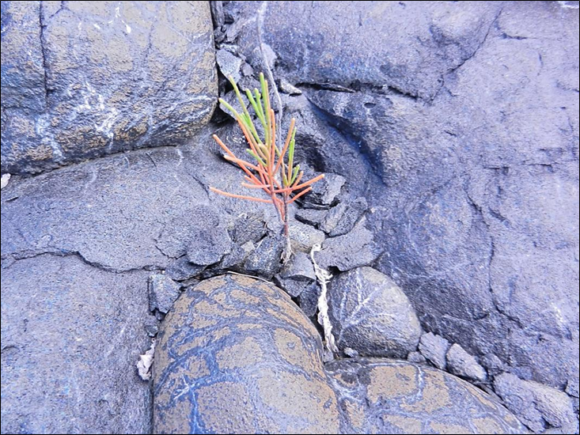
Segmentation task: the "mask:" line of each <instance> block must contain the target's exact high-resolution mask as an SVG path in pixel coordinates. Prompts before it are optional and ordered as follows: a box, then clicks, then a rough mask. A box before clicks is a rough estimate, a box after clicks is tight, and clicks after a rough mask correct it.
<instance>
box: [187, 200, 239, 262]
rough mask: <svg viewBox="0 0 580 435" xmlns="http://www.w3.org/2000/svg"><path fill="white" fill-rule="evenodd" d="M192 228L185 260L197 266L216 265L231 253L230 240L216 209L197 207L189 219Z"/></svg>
mask: <svg viewBox="0 0 580 435" xmlns="http://www.w3.org/2000/svg"><path fill="white" fill-rule="evenodd" d="M190 219H191V221H192V223H193V226H192V229H191V240H190V241H189V244H188V246H187V259H188V260H189V261H190V262H191V263H193V264H195V265H198V266H210V265H212V264H215V263H218V262H219V261H220V260H221V259H222V258H223V257H224V255H226V254H229V253H230V252H231V246H232V240H231V239H230V236H229V234H228V232H227V230H226V228H225V226H224V225H223V224H222V222H221V219H220V215H219V213H218V212H217V210H216V209H214V208H213V207H210V206H207V205H199V206H196V207H195V208H194V209H193V213H192V214H191V217H190Z"/></svg>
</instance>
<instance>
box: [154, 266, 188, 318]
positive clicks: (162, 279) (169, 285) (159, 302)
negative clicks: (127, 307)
mask: <svg viewBox="0 0 580 435" xmlns="http://www.w3.org/2000/svg"><path fill="white" fill-rule="evenodd" d="M148 289H149V311H151V312H153V311H155V310H159V312H160V313H163V314H166V313H167V312H168V311H169V310H170V309H171V307H173V303H174V302H175V300H176V299H177V298H178V297H179V295H180V293H181V292H180V290H181V286H180V285H179V284H178V283H176V282H175V281H173V280H172V279H171V278H169V277H168V276H167V275H165V274H163V273H154V274H152V275H150V276H149V283H148Z"/></svg>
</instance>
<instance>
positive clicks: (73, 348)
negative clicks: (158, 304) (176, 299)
mask: <svg viewBox="0 0 580 435" xmlns="http://www.w3.org/2000/svg"><path fill="white" fill-rule="evenodd" d="M3 207H4V206H3ZM2 211H3V212H4V209H3V210H2ZM3 225H4V222H3ZM148 274H149V272H146V271H132V272H128V273H112V272H109V271H106V270H103V269H99V268H97V267H93V266H91V265H88V264H87V263H85V262H84V261H83V260H82V259H80V258H79V257H78V256H76V255H69V256H56V255H50V254H45V255H39V256H36V257H34V258H28V259H23V260H17V261H16V262H15V263H14V264H12V265H11V266H10V267H8V268H6V269H3V270H2V338H1V340H2V420H1V424H2V433H7V434H8V433H23V432H27V433H138V434H139V433H151V411H150V409H151V399H150V392H149V386H148V385H147V384H146V383H144V382H143V381H141V380H140V379H139V378H138V377H137V374H136V372H135V370H134V367H135V362H136V361H137V359H138V357H139V353H140V351H143V350H145V349H147V348H148V346H149V342H150V339H149V337H148V336H147V334H146V333H145V330H144V326H145V325H146V324H149V323H150V322H151V316H150V315H149V314H148V309H147V276H148ZM39 295H42V297H40V296H39Z"/></svg>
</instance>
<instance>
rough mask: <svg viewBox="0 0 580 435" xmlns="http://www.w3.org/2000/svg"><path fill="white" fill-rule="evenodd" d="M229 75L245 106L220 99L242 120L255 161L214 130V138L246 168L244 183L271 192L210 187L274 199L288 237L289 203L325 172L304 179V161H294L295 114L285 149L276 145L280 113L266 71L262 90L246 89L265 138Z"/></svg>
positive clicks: (272, 200)
mask: <svg viewBox="0 0 580 435" xmlns="http://www.w3.org/2000/svg"><path fill="white" fill-rule="evenodd" d="M228 79H229V81H230V83H231V84H232V86H233V88H234V92H235V93H236V96H237V98H238V101H239V102H240V105H241V106H242V113H239V112H238V111H237V110H236V109H234V108H233V107H232V106H231V105H229V104H228V103H227V102H226V101H224V100H223V99H220V103H221V104H223V105H224V107H226V108H227V109H228V110H229V111H230V112H231V113H232V114H233V115H234V117H235V118H236V120H237V121H238V124H239V126H240V128H241V129H242V132H243V133H244V136H245V138H246V141H247V142H248V145H249V148H248V149H247V150H246V151H247V153H248V155H249V156H250V157H252V159H253V162H248V161H247V160H243V159H241V158H238V157H237V156H235V155H234V153H233V152H232V151H230V149H229V148H228V147H227V146H226V145H225V144H224V143H223V142H222V141H221V140H220V138H219V137H217V135H215V134H214V135H213V138H214V139H215V141H216V142H217V143H218V144H219V146H220V147H221V148H222V149H223V150H224V151H225V154H224V158H225V159H226V160H228V161H230V162H232V163H235V164H237V165H238V166H239V167H240V168H241V169H242V170H243V171H244V172H245V174H246V175H245V176H244V179H245V182H242V186H244V187H246V188H248V189H260V190H262V191H263V192H265V193H266V195H268V197H269V199H264V198H257V197H254V196H246V195H236V194H234V193H228V192H224V191H222V190H219V189H215V188H213V187H210V189H211V190H212V191H213V192H216V193H219V194H221V195H225V196H229V197H232V198H239V199H246V200H249V201H257V202H265V203H272V204H273V205H274V207H276V211H277V212H278V216H280V219H281V221H282V223H283V224H284V234H285V235H286V236H287V237H288V205H289V204H291V203H293V202H294V201H296V200H297V199H298V198H300V197H301V196H302V195H304V194H306V193H308V192H309V191H310V190H312V184H313V183H315V182H317V181H318V180H320V179H321V178H323V177H324V175H319V176H317V177H315V178H313V179H311V180H309V181H305V182H302V175H303V174H304V172H303V171H301V170H300V165H294V150H295V145H296V125H295V124H296V120H295V119H294V118H292V120H291V121H290V128H289V129H288V133H287V135H286V141H285V142H284V146H283V147H282V149H279V148H278V147H277V146H276V117H275V116H274V110H273V109H272V108H271V107H270V94H269V92H268V82H267V81H266V80H265V79H264V74H260V84H261V92H260V91H259V90H258V89H254V93H253V94H252V92H251V91H249V90H247V91H246V92H245V94H246V97H247V98H248V101H249V102H250V105H251V106H252V108H253V109H254V112H255V114H256V117H257V118H258V120H259V122H260V123H261V125H262V130H263V132H264V133H263V136H264V137H263V138H262V137H260V134H259V133H258V130H257V129H256V126H255V125H254V120H253V118H252V116H251V115H250V113H249V111H248V109H247V107H246V104H245V103H244V99H243V97H242V94H241V92H240V90H239V89H238V86H237V84H236V82H235V81H234V80H233V79H232V78H231V77H229V78H228Z"/></svg>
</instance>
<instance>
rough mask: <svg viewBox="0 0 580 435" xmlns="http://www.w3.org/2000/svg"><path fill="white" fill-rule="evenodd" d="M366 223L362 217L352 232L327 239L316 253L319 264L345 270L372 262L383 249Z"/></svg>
mask: <svg viewBox="0 0 580 435" xmlns="http://www.w3.org/2000/svg"><path fill="white" fill-rule="evenodd" d="M365 225H366V220H365V219H362V220H361V221H359V223H358V224H357V225H356V226H355V227H354V229H353V230H352V231H351V232H350V233H348V234H346V235H344V236H338V237H332V238H330V239H326V240H325V242H324V244H323V245H322V250H321V251H320V253H318V254H316V261H317V262H318V263H319V265H320V266H322V267H323V268H325V269H328V268H329V267H336V268H337V269H338V270H340V271H341V272H344V271H347V270H350V269H353V268H355V267H360V266H367V265H370V264H372V263H373V262H374V261H375V260H376V259H377V258H378V257H379V255H380V254H381V252H382V249H381V248H380V246H379V245H378V244H377V243H376V242H375V237H374V235H373V233H372V232H371V231H369V230H368V229H367V228H366V226H365Z"/></svg>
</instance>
